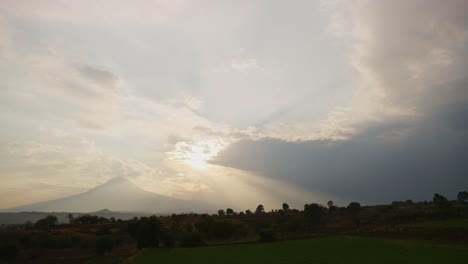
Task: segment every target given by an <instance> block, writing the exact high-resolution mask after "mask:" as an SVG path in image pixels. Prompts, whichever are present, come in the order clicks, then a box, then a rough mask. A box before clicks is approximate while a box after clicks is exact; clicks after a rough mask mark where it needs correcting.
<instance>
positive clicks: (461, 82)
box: [0, 0, 468, 210]
mask: <svg viewBox="0 0 468 264" xmlns="http://www.w3.org/2000/svg"><path fill="white" fill-rule="evenodd" d="M467 11H468V2H467V1H463V0H448V1H436V0H427V1H423V0H417V1H415V0H412V1H402V0H397V1H365V0H363V1H359V0H355V1H354V0H349V1H348V0H346V1H344V0H343V1H340V0H333V1H262V0H258V1H183V0H181V1H132V3H131V4H130V3H129V2H126V1H99V2H96V1H52V0H46V1H40V2H39V1H28V2H27V1H14V0H6V1H1V3H0V79H1V82H0V124H1V129H0V182H1V184H0V198H1V199H0V208H11V207H16V206H19V205H24V204H33V203H37V202H40V201H45V200H52V199H57V198H61V197H66V196H69V195H74V194H77V193H82V192H85V191H87V190H89V189H92V188H93V187H95V186H98V185H100V184H102V183H104V182H106V181H108V180H109V179H111V178H114V177H125V178H126V179H128V180H130V181H131V182H132V183H134V184H135V185H137V186H138V187H140V188H142V189H144V190H146V191H150V192H154V193H158V194H161V195H166V196H170V197H173V198H179V199H187V200H190V199H196V200H201V201H205V202H210V201H216V202H217V203H218V204H225V206H229V207H232V208H234V209H235V210H245V209H248V208H250V209H253V208H254V207H255V206H256V205H257V204H259V203H261V204H264V205H265V207H266V208H277V207H278V206H280V205H281V203H283V202H288V203H289V204H290V205H291V207H296V208H301V207H302V206H303V205H304V203H310V202H319V203H322V204H325V203H326V201H328V200H333V201H335V203H336V204H342V205H344V204H345V203H349V202H351V201H358V202H361V203H362V204H378V203H388V202H391V201H393V200H406V199H413V200H430V199H431V198H432V195H433V194H434V193H441V194H444V195H446V196H447V197H449V198H454V196H455V195H456V193H457V192H459V191H462V190H466V189H467V188H468V175H467V172H468V136H467V135H468V76H467V69H468V16H467V15H466V14H467ZM101 209H104V208H101Z"/></svg>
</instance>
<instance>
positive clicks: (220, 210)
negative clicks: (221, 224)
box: [218, 209, 226, 216]
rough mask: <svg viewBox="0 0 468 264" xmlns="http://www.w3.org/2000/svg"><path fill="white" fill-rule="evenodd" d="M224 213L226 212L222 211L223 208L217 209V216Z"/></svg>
mask: <svg viewBox="0 0 468 264" xmlns="http://www.w3.org/2000/svg"><path fill="white" fill-rule="evenodd" d="M225 214H226V212H224V210H223V209H219V210H218V215H219V216H223V215H225Z"/></svg>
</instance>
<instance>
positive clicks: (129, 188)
mask: <svg viewBox="0 0 468 264" xmlns="http://www.w3.org/2000/svg"><path fill="white" fill-rule="evenodd" d="M103 208H106V209H107V210H110V211H120V212H145V213H159V214H164V213H189V212H209V211H212V210H213V208H214V207H213V206H210V205H209V204H207V203H205V202H202V201H195V200H181V199H177V198H172V197H169V196H165V195H161V194H157V193H153V192H149V191H146V190H143V189H141V188H139V187H138V186H136V185H135V184H133V183H132V182H130V181H129V180H127V179H125V178H123V177H114V178H111V179H110V180H108V181H107V182H105V183H103V184H101V185H98V186H95V187H94V188H91V189H89V190H87V191H85V192H82V193H78V194H74V195H70V196H66V197H62V198H58V199H53V200H48V201H43V202H38V203H33V204H28V205H22V206H17V207H13V208H7V209H2V210H1V211H2V212H95V211H99V210H102V209H103Z"/></svg>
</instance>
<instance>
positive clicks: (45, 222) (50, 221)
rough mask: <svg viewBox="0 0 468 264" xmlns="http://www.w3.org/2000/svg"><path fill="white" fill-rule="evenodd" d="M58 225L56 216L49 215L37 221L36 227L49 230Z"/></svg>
mask: <svg viewBox="0 0 468 264" xmlns="http://www.w3.org/2000/svg"><path fill="white" fill-rule="evenodd" d="M57 223H58V220H57V217H56V216H54V215H48V216H46V218H44V219H41V220H39V221H37V222H36V223H35V224H34V227H35V228H40V229H46V230H47V229H50V228H52V227H54V226H55V225H57Z"/></svg>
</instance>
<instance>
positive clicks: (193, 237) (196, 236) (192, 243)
mask: <svg viewBox="0 0 468 264" xmlns="http://www.w3.org/2000/svg"><path fill="white" fill-rule="evenodd" d="M180 245H181V246H182V247H199V246H203V245H205V241H204V240H203V236H202V234H201V233H200V232H190V233H186V234H185V235H184V236H183V237H182V241H181V244H180Z"/></svg>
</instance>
